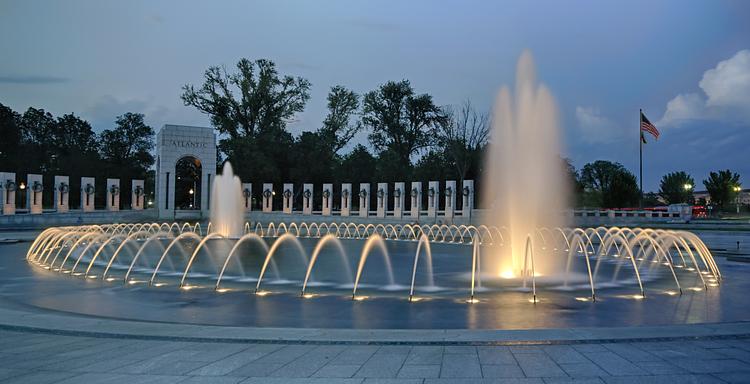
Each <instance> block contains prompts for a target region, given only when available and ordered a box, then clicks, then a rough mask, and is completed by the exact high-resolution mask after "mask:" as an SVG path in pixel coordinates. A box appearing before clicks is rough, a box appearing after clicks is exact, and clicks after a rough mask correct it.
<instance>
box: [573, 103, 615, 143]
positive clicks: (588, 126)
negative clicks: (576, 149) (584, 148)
mask: <svg viewBox="0 0 750 384" xmlns="http://www.w3.org/2000/svg"><path fill="white" fill-rule="evenodd" d="M576 120H577V121H578V129H579V130H580V131H581V139H582V140H583V141H585V142H587V143H610V142H613V141H615V140H616V139H618V138H619V137H620V135H621V131H620V130H619V129H618V127H617V125H616V124H615V123H614V122H613V121H612V120H610V119H608V118H606V117H604V116H602V114H601V113H600V112H599V110H598V109H597V108H594V107H581V106H577V107H576Z"/></svg>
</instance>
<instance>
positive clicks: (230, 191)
mask: <svg viewBox="0 0 750 384" xmlns="http://www.w3.org/2000/svg"><path fill="white" fill-rule="evenodd" d="M211 195H212V196H213V197H214V198H213V199H211V225H212V226H213V231H214V232H216V233H218V234H220V235H222V236H224V237H228V238H232V239H237V238H239V237H240V236H242V225H243V222H244V220H243V216H244V212H245V208H244V205H243V202H242V200H243V197H242V182H241V181H240V178H239V177H237V176H235V175H234V172H233V171H232V164H229V162H228V161H227V162H225V163H224V168H223V169H222V174H221V175H216V177H215V178H214V183H213V186H211Z"/></svg>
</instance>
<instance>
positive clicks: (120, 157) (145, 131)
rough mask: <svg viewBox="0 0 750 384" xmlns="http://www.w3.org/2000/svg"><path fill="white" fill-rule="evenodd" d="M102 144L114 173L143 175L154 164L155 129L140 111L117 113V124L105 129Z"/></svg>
mask: <svg viewBox="0 0 750 384" xmlns="http://www.w3.org/2000/svg"><path fill="white" fill-rule="evenodd" d="M99 146H100V151H101V157H102V160H104V161H105V162H106V163H107V164H108V165H109V166H110V169H111V170H112V171H113V172H116V173H113V174H119V175H127V176H130V177H138V178H143V177H145V175H146V171H147V170H148V168H149V167H151V165H153V164H154V157H153V155H151V150H152V149H153V147H154V129H153V128H151V127H150V126H148V125H146V123H144V121H143V115H142V114H140V113H130V112H128V113H126V114H124V115H122V116H118V117H117V120H116V127H115V128H114V129H107V130H104V131H102V133H101V134H100V135H99Z"/></svg>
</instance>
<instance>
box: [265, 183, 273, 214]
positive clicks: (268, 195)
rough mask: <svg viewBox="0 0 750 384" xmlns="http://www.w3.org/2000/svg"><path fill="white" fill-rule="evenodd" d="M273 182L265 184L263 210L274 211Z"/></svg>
mask: <svg viewBox="0 0 750 384" xmlns="http://www.w3.org/2000/svg"><path fill="white" fill-rule="evenodd" d="M273 195H274V192H273V184H271V183H264V184H263V212H273Z"/></svg>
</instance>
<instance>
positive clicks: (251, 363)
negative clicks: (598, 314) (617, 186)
mask: <svg viewBox="0 0 750 384" xmlns="http://www.w3.org/2000/svg"><path fill="white" fill-rule="evenodd" d="M0 382H3V383H39V384H42V383H129V384H130V383H292V384H294V383H334V384H335V383H394V384H398V383H404V384H406V383H568V382H575V383H638V384H647V383H670V384H676V383H724V382H729V383H747V382H750V340H748V339H742V338H739V339H719V340H693V341H689V340H686V341H660V342H633V343H628V342H621V343H603V344H597V343H592V344H568V345H566V344H562V345H546V346H543V345H524V346H466V345H462V346H419V345H416V346H410V345H351V344H341V345H317V344H294V343H289V344H275V343H236V342H232V343H214V342H182V341H164V340H141V339H129V338H109V337H85V336H65V335H55V334H48V333H37V332H34V331H22V332H15V331H0Z"/></svg>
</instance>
